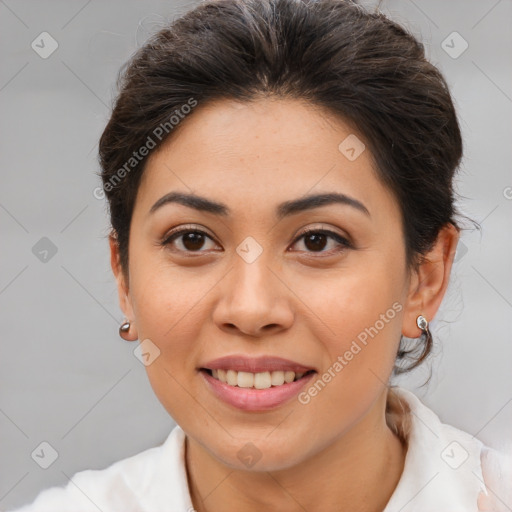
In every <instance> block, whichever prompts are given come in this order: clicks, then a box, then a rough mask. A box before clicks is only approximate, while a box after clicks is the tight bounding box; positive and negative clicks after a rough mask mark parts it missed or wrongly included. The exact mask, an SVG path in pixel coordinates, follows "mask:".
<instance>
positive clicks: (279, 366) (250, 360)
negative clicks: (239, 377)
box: [201, 355, 316, 373]
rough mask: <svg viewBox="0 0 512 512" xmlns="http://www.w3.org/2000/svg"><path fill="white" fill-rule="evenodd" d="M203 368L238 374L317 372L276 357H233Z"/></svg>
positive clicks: (209, 362)
mask: <svg viewBox="0 0 512 512" xmlns="http://www.w3.org/2000/svg"><path fill="white" fill-rule="evenodd" d="M201 368H206V369H208V370H218V369H222V370H235V371H237V372H251V373H259V372H273V371H292V372H295V373H305V372H307V371H309V370H314V371H316V370H315V369H314V368H313V367H311V366H305V365H303V364H301V363H297V362H295V361H291V360H290V359H284V358H282V357H274V356H259V357H247V356H243V355H231V356H224V357H219V358H218V359H213V360H211V361H208V362H206V363H204V364H203V365H201Z"/></svg>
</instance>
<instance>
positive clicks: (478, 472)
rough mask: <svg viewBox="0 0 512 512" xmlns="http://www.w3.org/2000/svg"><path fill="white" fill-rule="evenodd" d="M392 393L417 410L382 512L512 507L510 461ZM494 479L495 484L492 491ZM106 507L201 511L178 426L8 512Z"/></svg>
mask: <svg viewBox="0 0 512 512" xmlns="http://www.w3.org/2000/svg"><path fill="white" fill-rule="evenodd" d="M393 390H394V392H395V394H396V395H397V396H398V397H399V398H400V400H402V401H404V402H405V403H406V404H407V406H408V407H409V409H410V430H409V432H408V434H407V444H408V448H407V454H406V458H405V465H404V470H403V473H402V476H401V478H400V481H399V482H398V485H397V487H396V489H395V491H394V493H393V495H392V496H391V499H390V500H389V502H388V504H387V506H386V508H385V509H384V511H383V512H478V511H479V510H492V511H493V512H498V511H501V510H503V511H510V510H512V463H511V462H510V460H511V458H510V457H508V456H507V457H505V455H504V454H502V453H501V452H496V451H495V450H491V449H489V448H487V447H486V446H484V445H483V444H482V442H481V441H479V440H478V439H476V438H474V437H473V436H471V435H470V434H468V433H466V432H464V431H462V430H459V429H457V428H455V427H452V426H450V425H446V424H443V423H441V421H440V420H439V418H438V416H437V415H436V414H435V413H434V412H433V411H432V410H430V409H429V408H428V407H427V406H426V405H425V404H423V403H422V402H421V401H420V400H419V399H418V398H417V397H416V396H415V395H414V394H413V393H411V392H410V391H408V390H406V389H404V388H399V387H394V388H393ZM482 461H484V462H485V464H484V468H485V471H484V473H485V480H484V475H483V472H482ZM491 472H492V474H490V475H488V474H487V473H491ZM489 481H491V482H493V485H492V486H490V487H489V488H488V487H487V484H488V482H489ZM480 493H482V494H481V495H480ZM479 495H480V500H481V501H480V502H479V501H478V500H479ZM485 500H488V502H486V503H484V501H485ZM489 500H492V504H491V503H490V501H489ZM508 500H510V501H508ZM479 503H480V506H481V507H483V508H479V505H478V504H479ZM500 507H502V508H500ZM509 507H510V508H509ZM99 510H100V511H102V512H194V508H193V505H192V501H191V498H190V493H189V489H188V483H187V473H186V468H185V433H184V432H183V430H182V429H181V428H180V427H179V426H176V427H174V429H173V430H172V431H171V433H170V434H169V436H168V437H167V439H166V441H165V442H164V443H163V444H162V445H160V446H158V447H154V448H149V449H148V450H145V451H143V452H141V453H138V454H136V455H133V456H131V457H128V458H125V459H122V460H120V461H117V462H115V463H114V464H112V465H111V466H109V467H107V468H105V469H100V470H91V469H88V470H85V471H80V472H77V473H75V475H73V477H72V478H71V481H70V482H68V483H67V484H66V486H65V487H63V486H61V487H51V488H49V489H45V490H43V491H41V492H40V493H39V494H38V496H37V497H36V499H35V501H33V502H32V503H31V504H29V505H25V506H23V507H21V508H18V509H16V510H11V511H8V512H70V511H72V512H98V511H99Z"/></svg>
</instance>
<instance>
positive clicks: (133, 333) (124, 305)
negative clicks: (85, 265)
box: [109, 233, 138, 341]
mask: <svg viewBox="0 0 512 512" xmlns="http://www.w3.org/2000/svg"><path fill="white" fill-rule="evenodd" d="M109 245H110V265H111V267H112V272H113V273H114V276H115V279H116V282H117V293H118V297H119V306H120V308H121V310H122V312H123V314H124V316H125V318H126V320H125V321H123V322H122V324H121V325H125V324H126V322H128V323H129V328H128V329H126V328H125V330H123V331H122V330H121V329H120V330H119V335H120V336H121V337H122V338H123V339H125V340H127V341H135V340H137V339H138V335H137V330H136V327H135V321H134V318H135V316H134V313H133V307H132V304H131V301H130V297H129V290H128V287H127V286H126V282H125V278H124V274H123V271H122V268H121V264H120V258H119V244H118V243H117V239H116V237H115V235H114V234H113V233H111V234H110V235H109Z"/></svg>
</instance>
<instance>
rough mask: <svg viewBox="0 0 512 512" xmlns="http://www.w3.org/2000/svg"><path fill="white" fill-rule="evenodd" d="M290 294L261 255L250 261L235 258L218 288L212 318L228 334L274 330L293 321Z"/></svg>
mask: <svg viewBox="0 0 512 512" xmlns="http://www.w3.org/2000/svg"><path fill="white" fill-rule="evenodd" d="M292 295H293V294H292V292H291V291H290V290H289V288H288V287H287V286H286V285H285V283H283V280H282V277H281V278H280V276H279V275H278V272H276V271H275V270H273V269H271V268H270V267H269V265H268V261H267V260H266V259H265V258H263V257H262V256H260V257H259V258H258V259H257V260H256V261H253V262H252V263H247V262H246V261H244V260H243V259H242V258H235V262H234V268H232V269H231V271H230V272H229V273H228V275H227V276H226V278H225V279H223V282H222V285H221V287H220V288H219V296H220V297H221V298H220V299H219V301H218V303H217V304H216V307H215V310H214V313H213V320H214V322H215V323H216V325H217V326H218V327H219V328H220V329H221V330H223V331H225V332H228V333H231V334H233V333H235V334H236V333H238V334H240V333H243V334H244V335H247V336H252V337H262V336H265V335H268V334H270V333H272V334H277V333H279V332H280V331H283V330H286V329H289V328H290V326H291V325H292V324H293V319H294V313H293V309H292V305H291V302H290V299H291V296H292Z"/></svg>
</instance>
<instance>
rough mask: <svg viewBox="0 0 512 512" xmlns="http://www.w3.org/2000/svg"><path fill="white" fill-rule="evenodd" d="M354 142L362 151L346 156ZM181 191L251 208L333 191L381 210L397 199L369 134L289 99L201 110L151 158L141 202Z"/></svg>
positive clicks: (146, 204) (218, 103) (216, 105)
mask: <svg viewBox="0 0 512 512" xmlns="http://www.w3.org/2000/svg"><path fill="white" fill-rule="evenodd" d="M349 146H350V147H349ZM347 147H348V149H351V148H353V149H354V151H353V152H349V153H346V150H347ZM354 154H355V156H356V158H353V156H354ZM349 157H350V158H349ZM174 189H179V190H181V191H189V192H191V191H195V192H197V193H198V194H201V195H209V196H211V197H216V198H218V199H220V198H222V200H223V202H227V203H237V202H238V204H239V206H240V207H243V206H244V205H245V207H246V208H248V207H258V208H259V207H262V205H264V204H269V205H271V204H273V203H277V202H281V201H285V200H288V199H290V198H296V197H299V196H302V195H305V194H308V193H313V192H319V191H322V192H324V191H327V190H331V191H336V192H341V193H344V194H347V195H350V196H352V197H356V198H357V199H358V200H360V201H361V202H363V203H364V204H366V205H367V206H368V205H370V207H371V206H372V205H373V208H377V207H379V204H380V203H382V204H380V206H386V205H385V204H384V203H386V202H388V203H389V202H390V201H391V203H392V202H393V197H392V196H391V194H390V192H389V191H388V190H387V189H386V187H384V186H383V185H382V183H381V182H380V180H379V179H378V177H377V174H376V173H375V168H374V162H373V158H372V156H371V154H370V151H369V150H368V148H367V147H366V148H365V145H364V142H363V137H362V136H361V135H360V134H359V133H358V132H356V130H354V128H353V127H352V126H351V125H350V124H349V123H347V122H346V121H343V120H342V119H340V118H339V117H337V116H334V115H332V114H330V113H329V112H327V111H326V110H325V109H322V108H319V107H316V106H314V105H312V104H309V103H305V102H303V101H299V100H289V99H287V100H283V99H264V100H258V101H254V102H251V103H239V102H235V101H230V100H222V101H215V102H212V103H208V104H205V105H199V106H198V107H196V109H194V111H193V113H192V114H189V117H187V118H186V119H185V120H184V121H182V125H181V126H179V127H178V130H177V131H176V132H175V133H174V134H172V135H171V136H170V137H169V138H168V139H167V140H166V141H165V142H164V143H163V145H162V146H161V147H160V148H159V149H158V150H157V151H155V152H154V153H152V154H151V155H150V157H149V159H148V162H147V164H146V169H145V172H144V176H143V179H142V181H141V184H140V189H139V194H138V199H137V203H138V204H139V206H140V207H141V208H143V209H144V210H149V209H150V208H151V206H152V205H153V203H154V202H155V201H157V200H158V199H159V198H160V197H161V196H162V195H163V194H165V193H167V192H169V191H171V190H174ZM139 196H140V197H139ZM387 206H388V207H389V206H392V205H389V204H388V205H387Z"/></svg>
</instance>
